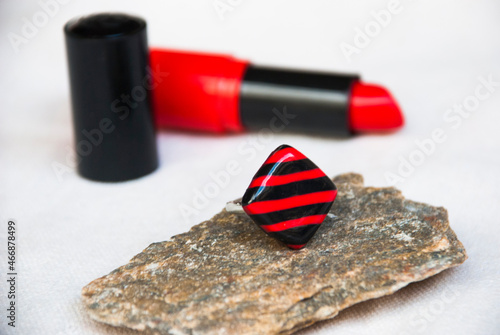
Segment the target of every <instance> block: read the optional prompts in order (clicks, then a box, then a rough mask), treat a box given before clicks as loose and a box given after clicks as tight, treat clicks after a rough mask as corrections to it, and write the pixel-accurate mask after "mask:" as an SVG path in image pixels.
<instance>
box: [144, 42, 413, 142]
mask: <svg viewBox="0 0 500 335" xmlns="http://www.w3.org/2000/svg"><path fill="white" fill-rule="evenodd" d="M150 63H151V67H152V69H153V76H155V73H161V74H163V76H162V77H161V78H160V77H159V76H157V77H156V78H154V79H155V84H154V85H152V86H153V87H154V88H153V108H154V112H155V115H156V121H157V124H158V125H159V126H165V127H170V128H177V129H185V130H195V131H205V132H217V133H223V132H240V131H243V130H254V131H258V130H261V129H263V128H269V129H271V130H278V129H279V130H285V131H287V132H301V133H307V134H318V135H333V136H338V135H350V134H353V133H361V132H386V131H393V130H396V129H398V128H400V127H401V126H402V125H403V115H402V113H401V110H400V108H399V107H398V105H397V103H396V101H395V100H394V99H393V98H392V96H391V94H390V93H389V92H388V91H387V90H386V89H384V88H383V87H381V86H376V85H369V84H365V83H362V82H361V81H360V79H359V77H358V76H356V75H344V74H334V73H321V72H307V71H298V70H285V69H274V68H269V67H261V66H256V65H252V64H250V63H249V62H247V61H242V60H238V59H235V58H233V57H230V56H224V55H211V54H203V53H194V52H181V51H172V50H163V49H151V51H150ZM165 73H168V75H166V76H165V75H164V74H165Z"/></svg>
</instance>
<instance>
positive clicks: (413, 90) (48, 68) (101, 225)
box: [0, 0, 500, 335]
mask: <svg viewBox="0 0 500 335" xmlns="http://www.w3.org/2000/svg"><path fill="white" fill-rule="evenodd" d="M61 2H63V1H61ZM54 3H56V2H55V1H50V0H41V1H40V2H38V1H23V2H20V1H10V2H7V1H3V2H1V3H0V31H1V32H2V34H1V35H2V38H1V39H0V68H1V76H0V92H1V93H0V94H1V97H2V99H1V102H2V109H1V112H0V271H1V273H0V279H1V280H0V283H1V284H0V311H3V312H0V334H27V335H28V334H30V335H31V334H51V335H73V334H79V335H80V334H82V335H87V334H88V335H90V334H92V335H94V334H99V335H111V334H121V335H124V334H127V335H129V334H135V332H133V331H130V330H126V329H115V328H113V327H109V326H105V325H101V324H99V323H96V322H93V321H91V320H90V319H89V318H88V316H87V315H86V314H85V313H84V311H83V309H82V305H81V301H80V291H81V288H82V287H83V286H84V285H86V284H87V283H89V282H90V281H91V280H93V279H95V278H97V277H100V276H102V275H104V274H107V273H108V272H110V271H111V270H113V269H115V268H116V267H118V266H120V265H123V264H125V263H126V262H127V261H128V260H129V259H130V258H131V257H132V256H134V255H135V254H137V253H139V252H140V251H141V250H142V249H144V248H145V247H147V246H148V245H149V244H150V243H152V242H156V241H163V240H166V239H168V238H170V236H172V235H175V234H178V233H182V232H184V231H186V230H188V229H189V228H190V227H191V226H193V225H194V224H197V223H199V222H201V221H202V220H204V219H207V218H210V217H211V216H212V215H213V214H215V213H217V212H218V211H219V210H220V209H221V208H222V207H223V206H224V205H225V203H226V201H228V200H232V199H235V198H238V197H241V196H242V194H243V192H244V190H245V189H246V187H247V186H248V183H249V182H250V180H251V178H252V176H253V174H254V173H255V171H256V170H257V169H258V167H259V166H260V164H262V162H263V161H264V160H265V158H266V157H267V155H268V154H269V153H270V152H271V151H272V150H273V149H275V148H276V147H277V146H279V145H280V144H283V143H286V144H289V145H292V146H294V147H295V148H297V149H298V150H300V151H301V152H303V153H304V154H306V155H307V156H308V157H309V158H310V159H311V160H312V161H313V162H314V163H316V164H317V165H318V166H319V167H320V168H321V169H322V170H323V171H325V173H327V174H328V175H331V176H333V175H336V174H339V173H343V172H348V171H355V172H359V173H361V174H363V175H364V176H365V179H366V180H365V183H366V185H375V186H384V185H389V184H390V183H391V180H390V179H391V178H388V177H392V179H393V180H394V178H395V176H396V175H399V179H398V183H397V184H396V186H397V187H398V188H400V189H401V190H402V191H403V194H404V195H405V197H407V198H408V199H411V200H416V201H422V202H427V203H429V204H432V205H435V206H444V207H445V208H447V209H448V211H449V215H450V222H451V227H452V229H453V230H454V231H455V232H456V234H457V236H458V238H459V239H460V240H461V241H462V242H463V244H464V246H465V248H466V249H467V253H468V255H469V259H468V260H467V261H466V262H465V263H464V264H463V265H462V266H460V267H458V268H456V269H452V270H449V271H446V272H444V273H442V274H439V275H437V276H436V277H433V278H431V279H429V280H426V281H424V282H421V283H416V284H412V285H410V286H409V287H407V288H404V289H402V290H401V291H399V292H397V293H396V294H394V295H392V296H388V297H384V298H381V299H376V300H372V301H369V302H364V303H361V304H359V305H356V306H353V307H351V308H349V309H347V310H345V311H343V312H341V313H340V315H339V316H337V317H336V318H335V319H333V320H330V321H325V322H322V323H319V324H317V325H314V326H313V327H310V328H309V329H306V330H303V331H302V332H300V334H303V335H305V334H308V335H313V334H314V335H316V334H330V333H335V334H444V333H452V334H494V333H499V331H500V324H499V322H500V321H499V320H500V288H499V286H498V279H499V277H500V264H499V259H500V248H498V241H499V239H500V225H499V224H498V216H499V215H498V214H499V202H500V183H499V179H500V178H499V175H498V173H499V172H498V171H499V166H500V156H499V154H498V153H499V149H500V131H499V130H498V127H499V124H500V113H498V111H499V109H500V86H499V84H498V83H500V63H499V62H498V55H499V54H500V41H499V40H498V38H496V35H495V34H496V32H497V31H499V30H500V20H499V18H500V17H499V15H500V3H499V2H498V1H493V0H492V1H486V0H485V1H474V2H469V1H451V0H446V1H440V2H439V3H437V2H436V1H430V0H429V1H406V0H401V1H400V2H399V5H398V6H396V10H394V8H393V7H394V2H393V1H368V0H366V1H355V2H354V1H336V2H333V1H319V0H318V1H307V3H306V2H303V1H284V0H280V1H263V0H259V1H225V0H221V1H213V0H197V1H194V0H193V1H165V2H156V1H141V2H140V3H139V2H137V1H109V0H104V1H99V2H88V1H86V2H85V1H80V0H73V1H66V3H65V4H62V3H61V4H59V2H57V4H58V5H54ZM221 3H222V4H226V7H224V6H223V5H221ZM46 4H52V5H50V6H49V5H46ZM214 4H215V5H214ZM216 5H217V6H218V7H216ZM221 6H222V7H221ZM227 6H229V7H227ZM391 6H392V7H391ZM388 8H390V9H392V14H391V16H390V17H389V16H387V14H386V13H388V11H389V9H388ZM100 11H121V12H127V13H132V14H138V15H140V16H143V17H144V18H145V19H146V20H147V22H148V29H149V41H150V45H156V46H165V47H171V48H177V49H193V50H206V51H214V52H225V53H232V54H235V55H238V56H240V57H242V58H246V59H251V60H252V61H254V62H256V63H259V64H266V65H280V66H288V67H298V68H309V69H323V70H331V71H345V72H348V71H350V72H359V73H361V74H362V75H363V79H364V80H365V81H367V82H379V83H382V84H384V85H385V86H386V87H388V88H389V89H390V90H391V91H392V92H393V93H394V95H395V96H396V97H397V99H398V101H399V103H400V104H401V107H402V109H403V110H404V112H405V115H406V120H407V125H406V127H405V128H404V129H403V130H402V131H400V132H398V133H395V134H391V135H364V136H357V137H353V138H350V139H334V138H322V137H312V136H303V135H290V134H284V133H276V134H270V133H260V134H259V133H250V134H238V135H232V136H214V135H204V134H192V133H184V132H174V131H161V132H159V135H158V144H159V155H160V160H161V166H160V168H159V169H158V170H157V171H156V172H155V173H153V174H151V175H149V176H147V177H144V178H141V179H138V180H135V181H130V182H126V183H118V184H107V183H97V182H91V181H87V180H84V179H82V178H80V177H79V176H77V175H76V174H75V173H74V169H73V168H71V169H69V170H68V171H67V172H66V173H64V174H63V175H60V176H59V177H60V178H58V176H57V174H56V173H55V172H54V169H53V166H54V162H57V163H60V164H67V163H66V160H67V158H68V156H69V158H71V148H72V130H71V114H70V101H69V93H68V80H67V70H66V59H65V49H64V43H63V42H64V39H63V33H62V27H63V25H64V23H65V22H66V21H68V20H69V19H71V18H73V17H74V16H78V15H83V14H88V13H93V12H100ZM384 11H385V12H384ZM44 12H48V13H49V14H50V15H49V14H45V15H44V14H40V13H44ZM389 13H390V12H389ZM384 15H385V16H384ZM45 18H46V19H45ZM377 18H378V20H379V21H381V22H382V21H383V22H382V23H383V25H381V24H378V23H377ZM384 20H385V21H384ZM389 21H390V22H389ZM30 22H31V23H33V22H35V23H36V24H37V25H38V27H36V26H35V28H36V29H34V30H33V29H32V30H31V32H30V31H29V28H26V27H27V25H29V23H30ZM374 22H375V23H374ZM25 26H26V27H25ZM377 27H379V28H377ZM365 29H368V30H369V33H370V35H366V38H363V37H360V36H361V34H363V35H364V33H359V31H360V30H361V31H364V30H365ZM370 29H371V30H370ZM23 32H24V33H25V34H26V33H28V35H27V36H26V37H23ZM13 34H17V36H18V38H23V39H22V40H16V41H14V42H13V38H15V37H13V36H14V35H13ZM358 35H359V36H358ZM16 43H17V44H16ZM356 43H357V44H356ZM347 45H350V46H351V49H349V47H348V46H347ZM346 48H347V49H346ZM352 48H356V49H355V51H353V50H354V49H352ZM15 49H18V50H17V52H16V50H15ZM342 50H344V52H343V51H342ZM346 50H351V52H352V54H351V55H350V56H349V57H346V54H345V53H346V52H347V51H346ZM348 58H349V59H348ZM488 81H490V82H491V81H492V82H493V83H490V84H486V85H485V82H488ZM495 83H496V84H495ZM478 94H479V96H480V97H481V99H479V98H477V97H476V95H478ZM486 96H487V97H486ZM463 104H465V107H463V108H462V111H458V109H459V107H460V105H463ZM455 105H458V108H455V107H454V106H455ZM454 108H455V109H454ZM469 110H470V111H469ZM433 137H434V138H436V139H437V141H436V140H435V139H433ZM232 161H235V162H236V164H237V165H238V167H239V168H238V169H237V170H236V173H234V174H233V175H230V177H229V178H223V177H222V176H226V174H225V172H224V171H226V169H227V165H228V163H229V162H232ZM405 162H409V163H405ZM231 164H232V165H234V162H233V163H231ZM231 164H230V165H231ZM214 180H219V186H217V184H215V182H214ZM214 185H216V186H214ZM200 194H202V195H203V197H200ZM201 198H206V199H201ZM193 202H196V204H194V203H193ZM195 205H197V206H198V208H197V209H196V208H195V207H194V206H195ZM189 209H191V211H189ZM8 219H14V221H15V222H16V223H17V227H18V231H17V238H18V240H17V245H18V250H17V251H18V254H17V271H18V282H17V284H18V287H17V318H18V319H17V324H16V328H15V329H12V328H11V327H8V326H7V325H6V306H7V305H6V304H7V302H8V300H7V298H6V290H5V289H6V288H7V287H6V277H7V275H6V273H7V258H6V231H7V221H8Z"/></svg>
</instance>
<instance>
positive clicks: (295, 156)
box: [242, 145, 337, 249]
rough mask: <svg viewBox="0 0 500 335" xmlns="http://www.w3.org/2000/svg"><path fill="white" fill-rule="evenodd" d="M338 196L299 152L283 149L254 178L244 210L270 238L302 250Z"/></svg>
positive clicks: (275, 153) (273, 153) (244, 199)
mask: <svg viewBox="0 0 500 335" xmlns="http://www.w3.org/2000/svg"><path fill="white" fill-rule="evenodd" d="M336 196H337V188H336V187H335V184H334V183H333V182H332V181H331V180H330V178H328V177H327V176H326V175H325V173H324V172H323V171H321V170H320V169H319V168H318V167H317V166H316V165H315V164H314V163H313V162H311V161H310V160H309V159H308V158H307V157H306V156H304V155H303V154H302V153H300V152H299V151H297V150H296V149H294V148H292V147H290V146H288V145H281V146H279V147H278V148H277V149H276V150H274V151H273V152H272V153H271V155H270V156H269V157H268V158H267V160H266V161H265V162H264V164H263V165H262V166H261V168H260V169H259V171H257V173H256V174H255V176H254V177H253V179H252V182H251V183H250V186H249V187H248V189H247V190H246V192H245V195H244V196H243V200H242V205H243V210H244V211H245V212H246V213H247V214H248V215H249V216H250V218H251V219H252V220H253V221H254V222H255V223H257V225H259V227H260V228H262V230H264V231H265V232H266V233H267V234H269V235H270V236H272V237H274V238H276V239H277V240H279V241H281V242H283V243H285V244H286V245H287V246H288V247H290V248H292V249H300V248H303V247H304V246H305V244H306V243H307V242H308V241H309V240H310V239H311V237H312V236H313V235H314V233H316V231H317V230H318V228H319V226H320V224H321V223H322V222H323V220H324V219H325V217H326V215H327V214H328V211H329V210H330V208H331V207H332V204H333V201H334V200H335V197H336Z"/></svg>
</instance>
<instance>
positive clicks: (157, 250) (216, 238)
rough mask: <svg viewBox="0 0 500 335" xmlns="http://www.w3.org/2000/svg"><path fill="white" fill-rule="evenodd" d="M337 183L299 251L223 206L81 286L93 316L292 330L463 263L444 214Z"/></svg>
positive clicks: (147, 326) (193, 329)
mask: <svg viewBox="0 0 500 335" xmlns="http://www.w3.org/2000/svg"><path fill="white" fill-rule="evenodd" d="M333 180H334V182H335V184H336V185H337V187H338V196H337V200H336V202H335V203H334V205H333V207H332V209H331V213H332V215H329V216H328V217H327V218H326V220H325V222H324V223H323V224H322V226H321V227H320V229H319V230H318V232H317V233H316V235H315V236H314V237H313V238H312V239H311V241H310V242H309V243H308V245H307V246H306V247H305V248H304V249H302V250H299V251H296V250H290V249H288V248H287V247H286V246H285V245H283V244H282V243H280V242H278V241H276V240H275V239H273V238H271V237H269V236H267V235H266V234H265V233H264V232H263V231H262V230H260V229H259V228H258V227H257V225H255V224H254V223H253V222H252V221H251V220H250V219H249V218H248V217H246V216H244V215H239V214H236V213H232V212H227V211H226V210H223V211H222V212H221V213H219V214H217V215H215V216H214V217H213V218H212V219H210V220H208V221H205V222H203V223H201V224H199V225H196V226H194V227H193V228H192V229H191V230H190V231H189V232H187V233H184V234H180V235H177V236H174V237H172V238H171V239H170V240H168V241H165V242H159V243H153V244H151V245H150V246H149V247H147V248H146V249H145V250H144V251H143V252H141V253H140V254H138V255H136V256H135V257H134V258H132V260H131V261H130V262H129V263H128V264H126V265H124V266H122V267H119V268H118V269H116V270H114V271H113V272H111V273H110V274H108V275H106V276H104V277H101V278H99V279H96V280H94V281H93V282H91V283H90V284H88V285H87V286H85V287H84V288H83V290H82V298H83V302H84V304H85V307H86V309H87V311H88V313H89V314H90V316H91V317H92V318H93V319H95V320H97V321H100V322H104V323H107V324H110V325H113V326H122V327H129V328H133V329H136V330H140V331H146V332H147V333H155V334H175V335H179V334H190V335H197V334H214V335H215V334H217V335H219V334H228V335H229V334H238V335H244V334H291V333H293V332H295V331H297V330H299V329H302V328H304V327H307V326H309V325H311V324H313V323H315V322H317V321H320V320H325V319H329V318H333V317H334V316H335V315H337V314H338V313H339V311H340V310H342V309H344V308H347V307H349V306H351V305H353V304H355V303H358V302H361V301H364V300H368V299H373V298H377V297H381V296H384V295H388V294H391V293H393V292H395V291H397V290H398V289H400V288H402V287H404V286H406V285H408V284H409V283H411V282H415V281H420V280H423V279H425V278H428V277H430V276H433V275H435V274H436V273H439V272H441V271H443V270H445V269H447V268H450V267H453V266H457V265H459V264H461V263H463V262H464V261H465V260H466V258H467V255H466V252H465V249H464V247H463V245H462V244H461V243H460V241H459V240H458V239H457V236H456V235H455V233H454V232H453V230H451V228H450V226H449V222H448V215H447V212H446V210H445V209H444V208H442V207H432V206H429V205H426V204H422V203H417V202H413V201H410V200H406V199H404V197H403V196H402V195H401V192H400V191H398V190H397V189H395V188H374V187H364V186H363V178H362V176H361V175H358V174H354V173H349V174H344V175H340V176H337V177H335V178H334V179H333Z"/></svg>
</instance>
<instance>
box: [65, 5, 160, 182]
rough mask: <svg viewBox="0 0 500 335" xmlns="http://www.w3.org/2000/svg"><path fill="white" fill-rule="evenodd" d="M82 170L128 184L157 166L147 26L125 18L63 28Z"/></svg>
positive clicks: (92, 19) (91, 19)
mask: <svg viewBox="0 0 500 335" xmlns="http://www.w3.org/2000/svg"><path fill="white" fill-rule="evenodd" d="M64 33H65V39H66V49H67V57H68V66H69V79H70V86H71V87H70V89H71V103H72V110H73V127H74V134H75V145H76V153H77V157H78V161H77V166H78V172H79V174H80V175H82V176H83V177H85V178H88V179H92V180H97V181H124V180H129V179H135V178H138V177H141V176H144V175H146V174H148V173H150V172H152V171H154V170H155V169H156V168H157V167H158V156H157V148H156V136H155V127H154V122H153V120H154V118H153V114H152V110H151V106H150V90H151V81H152V80H153V78H152V77H151V71H150V70H149V50H148V45H147V37H146V22H145V21H144V20H142V19H140V18H138V17H134V16H129V15H125V14H116V13H105V14H95V15H90V16H85V17H81V18H76V19H73V20H71V21H70V22H68V23H67V24H66V25H65V27H64Z"/></svg>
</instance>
